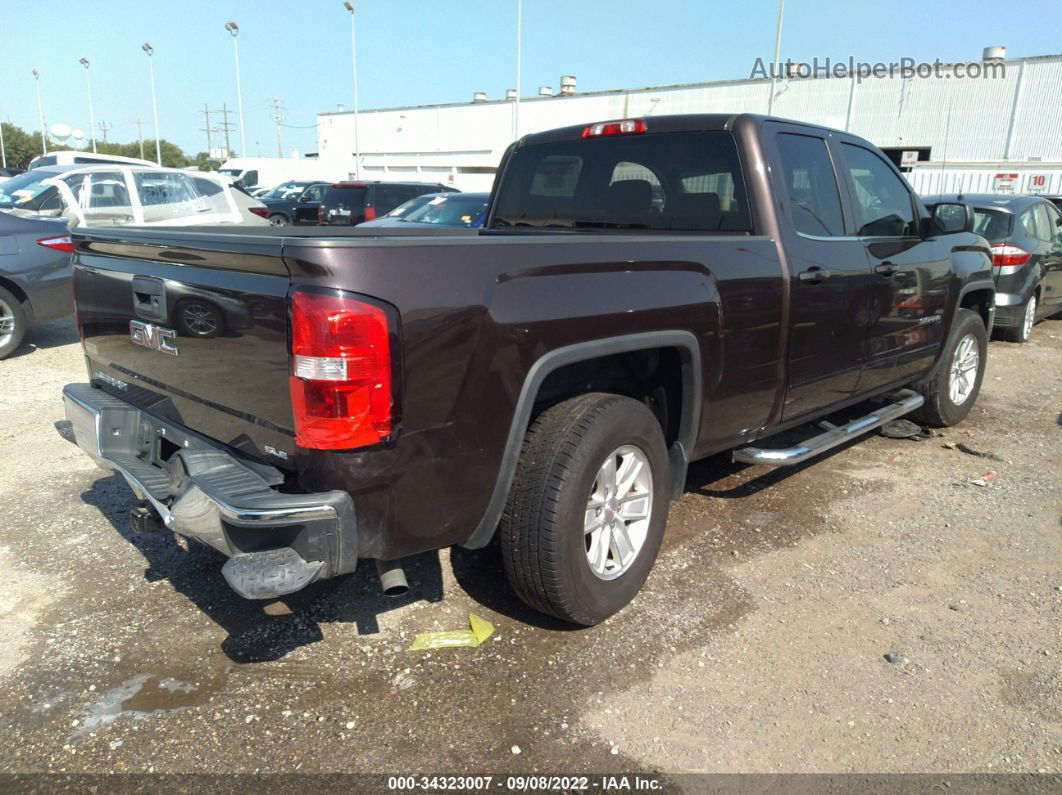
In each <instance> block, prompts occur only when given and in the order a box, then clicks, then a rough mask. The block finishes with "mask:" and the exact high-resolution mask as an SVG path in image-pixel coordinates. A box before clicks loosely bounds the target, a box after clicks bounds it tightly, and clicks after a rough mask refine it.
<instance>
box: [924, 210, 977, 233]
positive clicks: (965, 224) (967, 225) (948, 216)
mask: <svg viewBox="0 0 1062 795" xmlns="http://www.w3.org/2000/svg"><path fill="white" fill-rule="evenodd" d="M929 212H930V214H931V215H932V229H933V233H934V234H937V235H953V234H955V233H957V232H972V231H973V228H974V212H973V207H971V206H970V205H968V204H961V203H960V202H941V203H940V204H934V205H931V206H930V207H929Z"/></svg>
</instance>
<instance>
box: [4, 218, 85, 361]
mask: <svg viewBox="0 0 1062 795" xmlns="http://www.w3.org/2000/svg"><path fill="white" fill-rule="evenodd" d="M73 250H74V247H73V245H71V243H70V233H69V231H68V229H67V225H66V221H53V220H40V219H36V218H18V217H16V216H13V215H10V214H9V213H4V212H0V359H3V358H4V357H6V356H9V355H10V354H12V353H14V351H15V349H16V348H18V346H19V344H20V343H21V342H22V338H23V336H25V334H26V330H27V329H28V328H29V327H30V326H33V325H35V324H37V323H43V322H44V321H46V320H54V319H55V318H59V317H64V316H65V315H69V314H70V313H71V312H73V311H74V295H73V291H72V289H71V285H70V273H71V271H70V254H71V253H72V252H73Z"/></svg>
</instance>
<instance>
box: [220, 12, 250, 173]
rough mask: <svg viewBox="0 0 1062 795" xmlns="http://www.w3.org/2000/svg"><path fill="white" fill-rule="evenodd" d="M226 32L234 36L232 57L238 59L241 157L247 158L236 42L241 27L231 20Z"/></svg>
mask: <svg viewBox="0 0 1062 795" xmlns="http://www.w3.org/2000/svg"><path fill="white" fill-rule="evenodd" d="M225 30H227V31H228V32H229V33H230V34H232V55H233V58H235V59H236V105H237V107H238V108H239V111H240V155H241V156H246V154H247V141H246V140H245V139H244V132H243V89H242V88H240V45H239V42H237V41H236V37H237V36H239V35H240V26H239V25H237V24H236V23H235V22H233V21H232V20H229V21H228V22H226V23H225ZM230 154H231V153H230Z"/></svg>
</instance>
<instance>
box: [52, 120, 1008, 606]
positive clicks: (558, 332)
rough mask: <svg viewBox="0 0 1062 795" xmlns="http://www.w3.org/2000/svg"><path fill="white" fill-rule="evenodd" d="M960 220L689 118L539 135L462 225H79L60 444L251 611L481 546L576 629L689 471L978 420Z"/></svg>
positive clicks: (822, 134) (638, 550)
mask: <svg viewBox="0 0 1062 795" xmlns="http://www.w3.org/2000/svg"><path fill="white" fill-rule="evenodd" d="M970 223H971V218H970V214H969V211H968V210H967V208H965V207H964V206H962V205H956V204H939V205H937V206H935V207H932V208H927V207H926V206H924V205H923V204H922V203H921V202H920V201H919V199H918V197H917V196H915V195H914V193H913V192H912V191H911V189H910V188H909V187H908V185H907V184H906V183H905V182H904V180H903V178H902V177H901V175H900V174H899V172H898V171H897V170H896V169H895V167H894V166H893V165H892V164H891V163H890V162H889V160H888V159H887V158H885V157H884V156H882V154H881V153H880V152H879V151H878V150H877V149H875V148H874V146H872V145H871V144H869V143H867V142H866V141H864V140H861V139H859V138H857V137H855V136H853V135H850V134H848V133H844V132H839V131H836V130H828V129H824V128H821V127H815V126H810V125H806V124H800V123H796V122H791V121H785V120H781V119H773V118H764V117H759V116H749V115H738V116H732V115H700V116H673V117H660V118H648V119H625V120H619V121H612V122H603V123H595V124H589V125H586V126H578V127H569V128H566V129H561V130H554V131H551V132H544V133H539V134H534V135H528V136H525V137H524V138H522V139H521V140H520V141H519V142H517V143H516V144H514V145H513V146H512V147H511V148H510V149H509V151H508V152H507V153H506V155H505V157H504V160H503V161H502V164H501V168H500V171H499V177H498V179H497V181H496V184H495V187H494V192H493V194H492V197H491V203H490V206H489V210H488V216H487V220H486V224H485V227H484V228H483V229H482V230H440V231H439V232H438V233H435V232H434V230H431V231H432V234H427V235H425V234H407V235H400V234H397V233H393V230H390V229H388V230H386V234H385V235H375V236H372V235H369V234H364V233H359V231H358V230H357V229H353V230H347V231H345V232H342V231H337V230H333V229H328V230H327V231H325V230H317V229H312V228H311V229H303V230H296V231H291V230H288V229H277V230H274V229H264V228H245V229H241V228H233V227H228V228H224V229H219V228H210V229H207V228H191V229H188V230H187V231H185V230H173V229H165V230H160V229H154V230H152V229H148V228H118V229H114V228H112V229H106V230H83V231H81V232H79V233H78V234H77V235H76V237H75V242H76V248H77V252H76V255H75V268H74V270H75V290H76V299H77V306H78V310H79V316H80V328H81V333H82V336H83V340H84V347H85V355H86V359H87V365H88V376H89V379H90V383H87V384H72V385H69V386H67V387H66V389H65V391H64V397H65V402H66V411H67V416H68V418H69V419H70V421H71V422H72V424H73V429H74V433H75V435H76V438H77V443H78V444H79V445H80V446H81V447H82V448H83V449H84V450H85V452H87V453H88V454H89V455H91V456H92V457H93V458H95V459H96V460H97V461H99V462H101V463H102V464H104V465H105V466H107V467H110V468H112V469H114V470H116V471H118V472H119V473H121V474H122V475H123V476H124V477H125V478H126V480H127V481H128V482H129V484H130V485H131V486H132V488H133V490H134V491H135V492H136V494H137V496H138V497H140V499H141V502H140V504H139V505H138V506H137V507H136V508H134V511H133V520H134V524H135V525H136V526H137V527H138V528H140V529H152V528H155V527H156V526H165V527H167V528H169V529H170V530H172V531H174V532H176V533H179V534H182V535H184V536H188V537H192V538H196V539H199V540H200V541H203V542H206V543H207V544H210V545H211V546H213V547H215V548H217V549H218V550H220V551H221V552H223V553H224V554H225V555H227V556H229V559H228V561H227V562H226V563H225V565H224V567H223V572H224V574H225V577H226V579H227V580H228V582H229V583H230V584H231V585H232V587H233V588H234V589H235V590H236V591H237V592H238V593H240V594H241V595H243V596H245V597H247V598H273V597H276V596H279V595H283V594H285V593H290V592H292V591H294V590H297V589H299V588H302V587H304V586H305V585H307V584H309V583H311V582H313V581H315V580H318V579H322V578H326V577H335V576H337V575H341V574H345V573H347V572H351V571H353V570H354V568H355V567H356V565H357V564H358V561H359V559H373V560H375V561H376V562H377V565H378V566H380V568H381V575H382V579H383V580H384V583H385V586H387V587H395V588H398V587H401V585H402V580H403V575H402V571H401V568H400V563H398V561H400V559H401V558H403V557H404V556H407V555H411V554H413V553H417V552H421V551H425V550H432V549H439V548H442V547H446V546H449V545H453V544H459V545H464V546H465V547H470V548H477V547H482V546H484V545H486V544H488V543H489V542H490V541H491V539H492V538H494V537H495V536H498V537H499V540H500V543H501V547H502V551H503V557H504V561H505V567H506V571H507V573H508V576H509V579H510V580H511V582H512V585H513V586H514V588H515V590H516V591H517V593H518V594H519V595H520V596H521V597H522V598H523V599H524V600H525V601H527V602H528V603H529V604H530V605H532V606H534V607H536V608H538V609H540V610H542V611H545V612H547V613H551V614H553V615H555V616H559V617H561V618H564V619H567V620H569V621H573V622H577V623H582V624H593V623H595V622H598V621H601V620H602V619H604V618H606V617H607V616H609V615H611V614H612V613H614V612H615V611H617V610H619V609H620V608H621V607H623V606H624V605H625V604H626V603H627V602H629V601H630V600H631V599H632V598H633V597H634V595H635V594H636V593H637V591H638V590H639V588H640V587H641V586H642V584H643V582H644V581H645V579H646V577H647V576H648V574H649V570H650V568H651V567H652V565H653V562H654V559H655V558H656V555H657V550H658V548H659V546H660V543H661V539H662V536H663V533H664V526H665V523H666V519H667V513H668V505H669V502H670V500H672V499H674V498H676V497H677V496H678V495H680V494H681V492H682V488H683V481H684V477H685V473H686V466H687V463H688V462H689V461H691V460H694V459H698V458H702V457H704V456H708V455H711V454H714V453H719V452H720V451H725V450H731V449H732V450H734V453H733V455H734V457H735V458H736V459H737V460H739V461H742V462H748V463H750V464H765V465H768V466H778V465H785V464H792V463H797V462H800V461H803V460H805V459H807V458H809V457H811V456H814V455H816V454H818V453H821V452H822V451H824V450H827V449H829V448H831V447H833V446H835V445H837V444H839V443H841V442H843V441H845V440H847V439H850V438H851V437H852V436H853V435H856V434H859V433H862V432H865V431H868V430H871V429H873V428H876V427H878V426H880V425H882V424H883V423H885V422H887V421H889V420H891V419H893V418H895V417H899V416H901V415H904V414H908V413H911V412H914V413H915V414H914V416H917V417H918V418H919V419H920V420H921V421H922V422H924V423H927V424H933V425H950V424H952V423H956V422H959V421H960V420H962V419H963V417H965V416H966V414H967V413H968V412H969V411H970V408H971V406H972V405H973V403H974V401H975V400H976V398H977V392H978V389H979V386H980V383H981V378H982V374H983V372H984V366H985V357H986V353H987V345H986V340H987V333H986V332H987V330H988V329H990V328H991V326H992V318H993V306H994V303H993V284H992V275H991V257H990V252H989V249H988V245H987V243H986V242H985V241H984V240H983V239H982V238H980V237H978V236H977V235H974V234H973V233H971V232H970V231H969V230H970V228H971V226H970ZM365 231H368V230H365ZM371 231H372V232H376V231H377V230H371ZM857 404H861V405H864V406H866V407H867V408H866V411H858V410H855V409H852V408H851V407H854V406H856V405H857ZM840 409H849V412H848V413H849V415H851V414H852V412H853V411H854V412H855V413H856V414H857V415H858V416H857V417H856V418H855V419H850V420H849V421H848V422H846V423H843V424H836V425H835V424H830V423H820V426H821V427H820V428H819V429H818V430H816V431H814V432H812V433H811V434H810V435H809V438H807V439H806V440H805V441H804V443H803V444H799V445H797V446H794V447H783V448H779V447H778V446H777V443H775V445H773V446H772V443H771V438H770V437H772V436H773V435H775V434H778V433H779V432H781V431H784V430H789V429H795V428H797V426H804V425H807V424H808V423H809V422H810V421H812V420H817V419H820V418H822V417H823V416H824V415H827V414H831V413H833V412H837V411H839V410H840ZM838 422H842V421H838Z"/></svg>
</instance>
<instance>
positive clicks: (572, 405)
mask: <svg viewBox="0 0 1062 795" xmlns="http://www.w3.org/2000/svg"><path fill="white" fill-rule="evenodd" d="M626 445H630V446H632V447H634V448H636V449H637V452H640V453H641V454H642V456H643V457H644V459H645V461H646V462H647V463H648V464H649V469H650V477H648V478H646V485H648V484H649V483H651V485H652V497H651V500H650V503H651V505H650V507H649V511H648V514H649V516H648V526H647V529H646V530H645V536H644V541H643V543H642V546H641V547H640V548H639V549H638V550H637V551H636V552H635V554H634V556H633V559H632V560H631V561H630V563H629V567H628V568H626V570H625V571H622V573H619V574H618V576H615V578H614V579H608V580H606V579H601V578H600V577H599V576H598V575H596V574H595V573H594V571H593V570H592V569H591V564H590V561H589V560H588V549H587V543H588V542H587V538H588V536H587V535H585V534H584V520H585V517H586V513H587V501H588V499H589V497H590V495H591V492H592V490H593V489H594V486H595V484H596V483H597V476H598V472H599V470H600V469H601V467H602V464H603V463H605V462H606V461H607V460H608V459H609V456H610V454H612V453H613V452H615V451H619V449H620V448H621V447H623V446H626ZM668 481H669V478H668V456H667V448H666V445H665V443H664V436H663V433H662V432H661V429H660V423H659V422H658V421H657V419H656V417H654V416H653V413H652V412H651V411H650V410H649V409H648V408H647V407H646V406H645V405H644V404H642V403H639V402H638V401H636V400H632V399H631V398H626V397H621V396H618V395H610V394H602V393H591V394H587V395H581V396H579V397H575V398H572V399H570V400H567V401H565V402H563V403H559V404H558V405H556V406H553V407H552V408H550V409H548V410H547V411H545V412H543V413H542V414H541V415H540V416H539V417H538V418H537V419H536V420H535V421H534V423H533V424H532V425H531V428H530V429H529V430H528V432H527V436H526V437H525V438H524V445H523V449H522V450H521V453H520V460H519V463H518V465H517V469H516V475H515V477H514V479H513V484H512V488H511V490H510V492H509V500H508V503H507V505H506V507H505V512H504V514H503V515H502V521H501V527H500V530H499V535H500V542H501V550H502V559H503V561H504V564H505V572H506V574H507V575H508V577H509V581H510V582H511V583H512V586H513V589H514V590H515V591H516V593H517V595H518V596H519V597H520V598H521V599H522V600H523V601H524V602H526V603H527V604H528V605H530V606H531V607H533V608H535V609H536V610H539V611H541V612H543V613H547V614H549V615H552V616H556V617H557V618H560V619H563V620H565V621H570V622H572V623H575V624H583V625H586V626H590V625H593V624H597V623H598V622H600V621H603V620H604V619H606V618H608V617H609V616H610V615H612V614H613V613H615V612H617V611H618V610H620V609H621V608H623V607H624V606H625V605H626V604H627V603H628V602H630V601H631V600H632V599H633V598H634V596H635V595H636V594H637V593H638V591H639V589H641V587H642V585H643V584H644V583H645V580H646V578H647V577H648V576H649V571H650V569H652V567H653V562H654V561H655V560H656V555H657V552H658V551H659V549H660V542H661V540H662V539H663V536H664V525H665V524H666V523H667V513H668V505H669V502H670V494H669V491H670V489H669V487H668ZM606 510H607V509H606ZM599 513H600V511H599ZM620 521H622V520H620ZM608 554H609V555H611V554H612V553H608Z"/></svg>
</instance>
